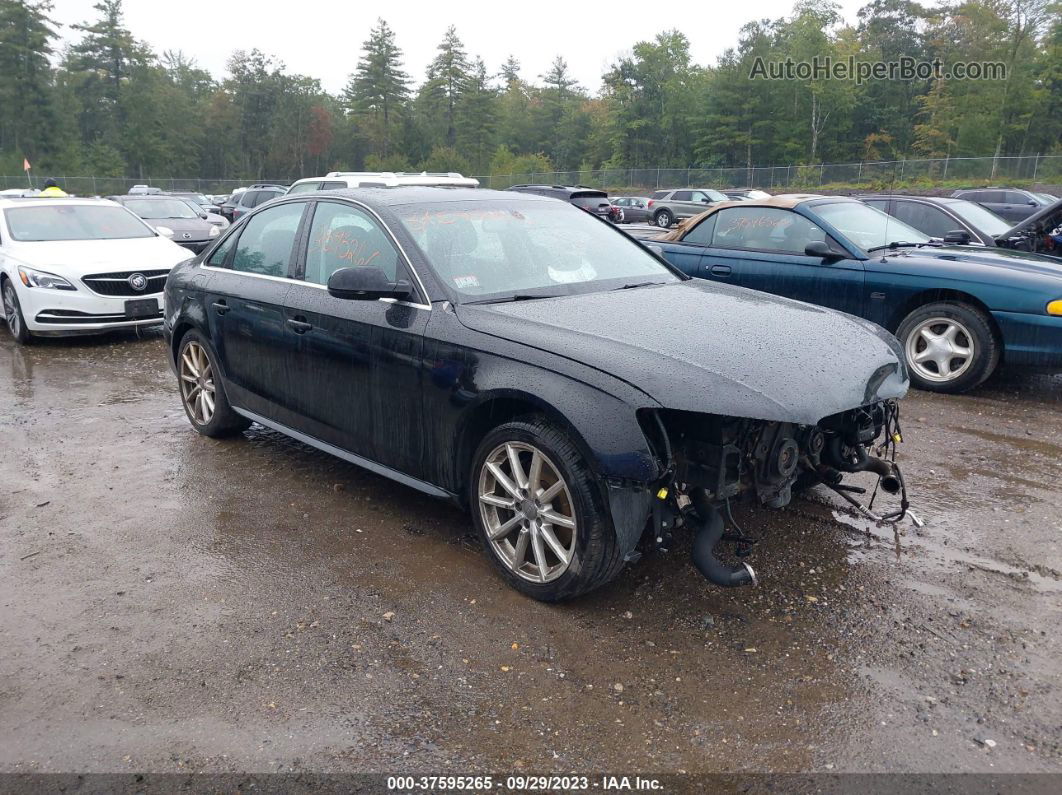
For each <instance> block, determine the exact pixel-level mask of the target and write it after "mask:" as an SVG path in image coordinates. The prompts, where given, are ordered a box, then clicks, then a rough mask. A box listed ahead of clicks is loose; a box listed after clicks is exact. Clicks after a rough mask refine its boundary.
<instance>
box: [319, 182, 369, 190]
mask: <svg viewBox="0 0 1062 795" xmlns="http://www.w3.org/2000/svg"><path fill="white" fill-rule="evenodd" d="M366 184H369V183H364V182H363V183H362V185H366ZM382 184H383V183H381V186H382ZM345 187H347V183H345V182H322V183H321V190H339V189H340V188H345Z"/></svg>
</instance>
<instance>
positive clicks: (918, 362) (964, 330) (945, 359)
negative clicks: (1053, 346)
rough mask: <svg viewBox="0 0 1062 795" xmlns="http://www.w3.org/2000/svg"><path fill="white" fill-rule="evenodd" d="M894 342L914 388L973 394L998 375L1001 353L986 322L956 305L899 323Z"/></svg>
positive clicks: (925, 310) (928, 308)
mask: <svg viewBox="0 0 1062 795" xmlns="http://www.w3.org/2000/svg"><path fill="white" fill-rule="evenodd" d="M896 337H897V338H898V339H899V341H900V345H901V346H903V351H904V358H905V359H906V361H907V369H908V371H909V373H910V375H911V383H912V384H913V385H914V386H916V387H918V388H919V389H924V390H926V391H929V392H944V393H949V394H956V393H959V392H966V391H968V390H970V389H973V388H974V387H976V386H978V385H980V384H982V383H983V382H984V381H985V380H986V379H987V378H988V377H989V376H991V375H992V373H993V372H995V369H996V367H997V366H998V364H999V360H1000V356H1001V353H1002V350H1001V345H1000V341H999V339H998V338H997V337H996V334H995V331H994V329H993V327H992V323H991V321H990V320H989V318H988V316H987V315H986V314H985V313H984V312H982V311H981V310H979V309H977V308H975V307H973V306H970V305H969V304H964V303H961V302H958V301H939V302H934V303H932V304H925V305H924V306H920V307H918V308H917V309H915V310H914V311H913V312H911V313H910V314H909V315H908V316H907V317H905V318H904V319H903V322H902V323H900V327H899V328H898V329H897V331H896Z"/></svg>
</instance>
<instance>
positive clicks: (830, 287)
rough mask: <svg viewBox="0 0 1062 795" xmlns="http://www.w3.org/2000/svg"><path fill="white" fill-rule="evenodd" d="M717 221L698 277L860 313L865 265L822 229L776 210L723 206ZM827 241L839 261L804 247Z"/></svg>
mask: <svg viewBox="0 0 1062 795" xmlns="http://www.w3.org/2000/svg"><path fill="white" fill-rule="evenodd" d="M711 217H713V218H715V219H716V222H715V228H714V229H713V230H712V239H711V246H710V247H709V248H708V249H707V250H706V251H705V254H704V257H703V258H702V260H701V275H702V276H703V278H706V279H713V280H716V281H726V282H730V283H732V284H738V285H740V286H742V287H749V288H751V289H753V290H762V291H764V292H768V293H774V294H775V295H783V296H785V297H787V298H795V299H797V300H800V301H807V302H808V303H812V304H819V305H820V306H828V307H830V308H832V309H840V310H841V311H843V312H849V313H851V314H855V315H864V313H865V311H866V309H865V306H864V297H863V293H864V286H863V285H864V274H863V264H862V263H861V262H860V261H859V260H856V259H852V258H850V257H849V256H848V252H846V251H845V250H844V249H843V248H842V247H841V246H840V245H839V244H838V243H837V242H836V241H835V240H833V239H832V238H831V237H830V236H829V235H827V234H826V232H825V230H823V229H821V228H820V227H818V226H817V225H815V224H814V223H813V222H812V221H811V220H810V219H808V218H806V217H805V216H803V215H800V214H799V213H797V212H795V211H793V210H789V209H784V208H778V207H741V206H738V207H724V208H723V209H721V210H719V211H717V212H716V213H714V214H713V215H712V216H711ZM812 241H825V242H826V243H827V245H829V246H830V248H831V250H834V251H836V252H837V253H838V254H839V255H844V258H843V259H840V260H838V261H836V262H826V261H824V260H823V259H822V258H820V257H809V256H807V255H806V254H805V253H804V247H805V246H806V245H807V244H808V243H810V242H812Z"/></svg>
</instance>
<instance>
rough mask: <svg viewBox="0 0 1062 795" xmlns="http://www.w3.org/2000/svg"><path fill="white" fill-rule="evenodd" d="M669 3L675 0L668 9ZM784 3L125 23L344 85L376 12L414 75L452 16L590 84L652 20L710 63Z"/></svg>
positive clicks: (64, 8)
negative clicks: (561, 64)
mask: <svg viewBox="0 0 1062 795" xmlns="http://www.w3.org/2000/svg"><path fill="white" fill-rule="evenodd" d="M867 1H868V0H840V5H841V9H842V13H843V14H844V15H845V18H846V19H847V20H848V21H849V22H854V21H855V14H856V11H857V10H858V9H859V8H860V7H861V6H862V5H864V4H865V3H866V2H867ZM95 2H96V0H54V4H55V5H54V10H53V12H52V17H53V19H55V21H56V22H58V23H60V25H61V27H60V29H59V33H60V36H61V37H62V38H63V39H64V40H65V41H76V40H77V39H78V37H79V34H78V33H77V31H73V30H71V29H70V27H69V26H70V25H72V24H79V23H82V22H86V21H90V20H94V19H95V18H96V12H95V11H94V10H93V8H92V6H93V4H94V3H95ZM669 6H670V8H672V9H674V10H673V11H670V12H669V11H667V10H666V9H667V8H668V7H669ZM792 7H793V2H792V0H752V2H747V3H735V2H725V1H724V2H720V1H719V0H715V2H700V3H698V2H696V0H695V2H693V3H678V4H675V3H672V4H665V3H659V2H652V0H593V1H589V0H583V1H582V2H579V0H575V1H574V2H573V1H572V0H565V1H564V2H557V0H535V2H532V3H527V2H518V3H505V2H502V1H501V0H497V1H496V2H481V0H451V1H450V2H422V1H421V0H418V2H409V1H408V0H407V1H405V2H403V1H401V0H392V2H390V3H380V2H377V3H370V2H365V1H364V0H296V1H294V2H293V0H284V1H283V2H279V1H278V0H125V14H126V24H127V26H128V27H129V28H130V30H132V31H133V35H135V36H136V37H137V38H138V39H140V40H143V41H146V42H148V44H150V45H151V46H152V48H153V49H154V50H155V51H156V52H157V53H161V52H162V51H163V50H183V51H184V52H185V53H186V54H187V55H190V56H192V57H193V58H195V59H196V61H198V63H199V65H200V66H202V67H204V68H206V69H208V70H209V71H210V72H212V73H213V74H214V76H215V77H219V78H220V77H221V76H223V74H224V72H225V61H226V59H227V58H228V57H229V54H230V53H231V52H232V51H233V50H234V49H248V50H249V49H251V48H252V47H257V48H258V49H259V50H262V51H263V52H265V53H267V54H270V55H275V56H277V57H278V58H279V59H280V60H282V61H283V62H284V63H285V64H287V67H288V69H289V70H290V71H294V72H298V73H301V74H306V75H309V76H311V77H317V78H319V79H320V80H321V82H322V84H323V85H324V87H325V89H327V90H328V91H331V92H338V91H339V90H341V89H342V88H343V86H344V85H345V84H346V80H347V75H349V74H350V72H351V71H352V70H353V69H354V66H355V65H356V64H357V61H358V56H359V52H360V49H361V43H362V42H363V41H364V40H365V39H366V37H367V34H368V32H369V29H370V28H371V27H372V26H373V24H375V22H376V19H377V17H381V16H382V17H383V18H384V19H386V20H387V22H388V24H389V25H390V26H391V27H392V28H394V30H395V31H396V34H397V40H398V45H399V46H400V47H401V48H402V51H403V53H404V55H405V63H406V71H407V72H409V73H410V74H411V75H412V76H413V78H414V79H415V81H416V82H417V83H420V82H421V81H422V80H423V78H424V70H425V68H426V67H427V65H428V62H429V61H430V60H431V59H432V57H433V56H434V54H435V47H436V45H438V43H439V41H440V40H441V38H442V35H443V32H444V31H445V30H446V28H447V26H449V25H456V26H457V32H458V34H459V35H460V37H461V39H462V40H463V41H464V43H465V46H466V49H467V51H468V52H469V54H470V55H480V56H482V57H483V59H484V60H485V61H486V62H487V68H488V69H489V70H490V71H491V72H492V73H495V72H497V71H498V67H499V66H500V65H501V64H502V63H503V62H504V61H505V59H506V58H507V57H508V56H509V54H510V53H511V54H513V55H515V56H516V57H517V58H518V59H519V61H520V63H521V66H522V74H523V77H524V79H527V80H537V78H538V76H539V75H540V74H542V73H544V72H545V71H546V70H547V69H548V67H549V64H550V62H551V61H552V60H553V58H554V57H555V56H556V55H558V54H559V55H563V56H564V58H565V59H566V60H567V61H568V64H569V66H570V67H571V70H572V73H573V74H574V75H575V77H576V78H577V79H578V80H579V81H580V83H582V85H583V86H584V87H586V88H588V89H590V90H591V91H595V92H596V91H597V90H598V89H599V88H600V83H601V75H602V73H603V72H604V71H605V70H606V69H607V68H608V66H609V65H610V64H611V63H612V62H613V61H614V60H615V59H616V57H617V56H619V55H622V54H624V53H625V52H628V51H629V50H630V48H631V46H632V45H633V44H635V43H636V42H638V41H644V40H646V39H651V38H652V37H653V36H654V35H656V34H657V33H659V32H660V31H662V30H668V29H670V28H673V27H678V28H679V29H680V30H682V31H683V32H684V33H685V34H686V36H687V37H688V38H689V40H690V44H691V47H692V54H693V58H694V60H695V61H697V62H698V63H701V64H712V63H715V60H716V58H717V57H718V56H719V55H720V54H721V53H722V52H723V51H724V50H725V49H726V48H727V47H730V46H733V45H735V44H736V43H737V37H738V31H739V30H740V28H741V26H742V25H744V24H745V23H746V22H748V21H750V20H752V19H760V18H769V19H775V18H777V17H781V16H786V15H788V14H789V13H790V11H791V10H792Z"/></svg>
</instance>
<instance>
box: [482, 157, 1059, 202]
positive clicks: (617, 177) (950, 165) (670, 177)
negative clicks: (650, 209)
mask: <svg viewBox="0 0 1062 795" xmlns="http://www.w3.org/2000/svg"><path fill="white" fill-rule="evenodd" d="M476 179H478V180H479V181H480V184H481V185H482V186H483V187H485V188H508V187H510V186H511V185H519V184H528V183H530V184H542V183H546V184H551V185H588V186H593V187H596V188H607V189H617V188H622V189H635V190H640V191H650V190H658V189H662V188H693V187H700V188H706V187H707V188H760V189H762V190H766V191H770V192H771V193H777V192H784V191H789V190H806V189H809V188H824V187H829V186H831V185H837V186H846V187H847V186H851V187H855V188H875V187H877V188H880V187H883V186H887V185H891V184H919V185H924V186H925V187H932V186H933V185H935V184H942V183H958V182H963V183H970V184H971V185H978V184H986V183H988V182H992V183H1008V182H1030V183H1035V182H1040V183H1048V184H1059V183H1062V155H1027V156H1021V157H998V158H993V157H952V158H931V159H922V160H885V161H877V162H865V163H819V164H817V165H789V166H754V167H752V168H607V169H594V170H593V171H550V172H541V171H540V172H533V173H530V174H501V175H499V174H493V175H490V176H480V177H476Z"/></svg>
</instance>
